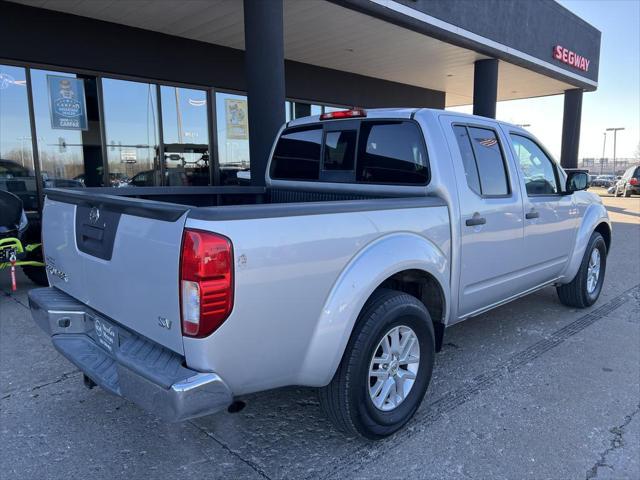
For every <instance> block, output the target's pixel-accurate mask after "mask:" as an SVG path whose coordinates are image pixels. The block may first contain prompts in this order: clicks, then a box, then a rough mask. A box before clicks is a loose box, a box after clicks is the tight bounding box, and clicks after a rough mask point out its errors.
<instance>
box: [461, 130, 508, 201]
mask: <svg viewBox="0 0 640 480" xmlns="http://www.w3.org/2000/svg"><path fill="white" fill-rule="evenodd" d="M453 132H454V134H455V136H456V140H457V142H458V147H459V149H460V156H461V157H462V164H463V166H464V171H465V176H466V178H467V184H468V186H469V188H470V189H471V190H472V191H474V192H475V193H477V194H478V195H481V196H483V197H496V196H504V195H509V193H510V190H509V178H508V176H507V169H506V165H505V161H504V156H503V155H502V148H501V147H500V141H499V140H498V136H497V135H496V132H495V131H494V130H491V129H489V128H480V127H471V126H467V125H454V126H453Z"/></svg>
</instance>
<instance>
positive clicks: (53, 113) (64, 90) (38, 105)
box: [31, 69, 103, 188]
mask: <svg viewBox="0 0 640 480" xmlns="http://www.w3.org/2000/svg"><path fill="white" fill-rule="evenodd" d="M31 85H32V90H33V110H34V114H35V123H36V131H37V132H38V159H39V161H40V172H41V174H42V179H43V181H44V183H45V186H47V187H65V188H68V187H82V186H91V187H95V186H100V185H102V184H103V166H102V152H101V147H100V131H99V130H100V126H99V124H98V122H97V119H96V121H94V122H92V121H90V119H89V116H88V113H87V108H88V105H90V104H91V103H94V104H96V105H95V109H96V111H97V100H96V96H95V95H96V80H95V77H91V78H86V79H84V78H77V77H76V75H75V74H71V73H65V72H57V71H48V70H35V69H32V70H31ZM89 93H93V96H92V97H91V98H90V99H89V100H88V101H87V97H88V96H89ZM61 113H64V114H65V115H60V114H61ZM67 118H68V119H70V121H66V119H67ZM85 150H86V151H87V153H88V155H87V158H85Z"/></svg>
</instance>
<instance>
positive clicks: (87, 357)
mask: <svg viewBox="0 0 640 480" xmlns="http://www.w3.org/2000/svg"><path fill="white" fill-rule="evenodd" d="M29 306H30V307H31V314H32V316H33V319H34V320H35V322H36V323H37V324H38V325H40V327H41V328H42V329H43V330H44V331H45V332H47V334H49V335H51V341H52V343H53V345H54V347H55V348H56V349H57V350H58V351H59V352H60V353H61V354H62V355H64V356H65V357H66V358H67V359H68V360H69V361H70V362H72V363H73V364H74V365H76V366H77V367H78V368H79V369H80V370H82V372H84V374H85V375H87V376H88V377H89V378H90V379H91V380H93V382H95V383H96V384H97V385H99V386H100V387H102V388H104V389H105V390H107V391H109V392H111V393H113V394H115V395H119V396H121V397H124V398H127V399H129V400H131V401H132V402H134V403H136V404H137V405H139V406H140V407H142V408H143V409H144V410H147V411H149V412H152V413H154V414H156V415H158V416H159V417H161V418H163V419H165V420H168V421H181V420H186V419H189V418H195V417H200V416H203V415H209V414H212V413H215V412H217V411H220V410H222V409H224V408H226V407H227V406H229V405H230V404H231V402H232V401H233V395H232V393H231V391H230V389H229V387H228V386H227V385H226V383H225V382H224V380H222V379H221V378H220V377H219V376H218V375H216V374H215V373H209V372H197V371H195V370H191V369H190V368H187V367H186V366H185V365H184V358H183V357H182V356H180V355H178V354H177V353H175V352H173V351H171V350H169V349H167V348H165V347H163V346H161V345H158V344H157V343H154V342H152V341H150V340H148V339H146V338H143V337H141V336H139V335H137V334H135V333H134V332H131V331H130V330H127V329H125V328H123V327H122V326H120V325H118V324H117V322H114V321H113V320H111V319H106V318H104V317H102V316H101V315H100V314H99V313H97V312H94V311H93V310H92V309H90V308H88V307H87V306H85V305H84V304H82V303H80V302H78V301H77V300H75V299H74V298H72V297H70V296H69V295H67V294H66V293H64V292H62V291H60V290H58V289H56V288H54V287H48V288H38V289H34V290H31V291H30V292H29ZM96 322H98V323H97V324H96ZM96 326H97V328H96ZM105 331H106V332H108V333H109V335H108V337H107V336H105V333H104V332H105Z"/></svg>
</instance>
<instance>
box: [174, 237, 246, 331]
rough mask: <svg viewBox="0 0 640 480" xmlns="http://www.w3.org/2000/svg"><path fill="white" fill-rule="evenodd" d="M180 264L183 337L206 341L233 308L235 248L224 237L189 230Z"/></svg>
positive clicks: (183, 244)
mask: <svg viewBox="0 0 640 480" xmlns="http://www.w3.org/2000/svg"><path fill="white" fill-rule="evenodd" d="M180 260H181V262H180V304H181V309H182V333H183V334H184V335H186V336H189V337H206V336H207V335H211V334H212V333H213V332H214V331H215V330H216V329H217V328H218V327H220V325H222V323H223V322H224V321H225V320H226V319H227V317H228V316H229V314H230V313H231V309H232V308H233V246H232V245H231V241H230V240H229V239H228V238H226V237H223V236H221V235H216V234H215V233H210V232H203V231H201V230H189V229H186V230H185V231H184V235H183V236H182V254H181V259H180Z"/></svg>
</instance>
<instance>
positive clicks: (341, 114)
mask: <svg viewBox="0 0 640 480" xmlns="http://www.w3.org/2000/svg"><path fill="white" fill-rule="evenodd" d="M366 116H367V112H366V110H363V109H362V108H352V109H351V110H338V111H337V112H327V113H323V114H322V115H320V120H337V119H339V118H358V117H366Z"/></svg>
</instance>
